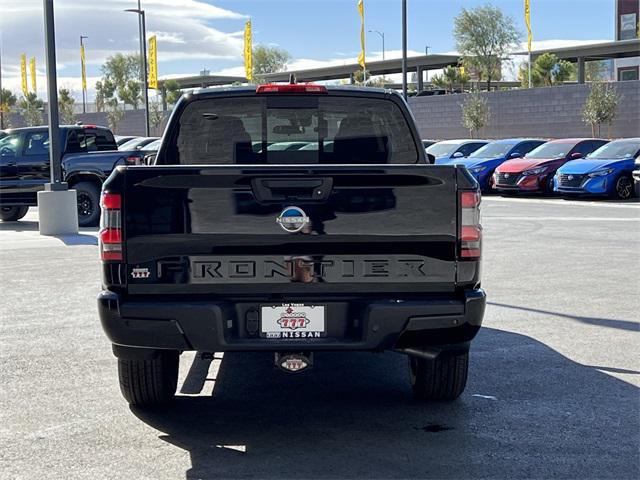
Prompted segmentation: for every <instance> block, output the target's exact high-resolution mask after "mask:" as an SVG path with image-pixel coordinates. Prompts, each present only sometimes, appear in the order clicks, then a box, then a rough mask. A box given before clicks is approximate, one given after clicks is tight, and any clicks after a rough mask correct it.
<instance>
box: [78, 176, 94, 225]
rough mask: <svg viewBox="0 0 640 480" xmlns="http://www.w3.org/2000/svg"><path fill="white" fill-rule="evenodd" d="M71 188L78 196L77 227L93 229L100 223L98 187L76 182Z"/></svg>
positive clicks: (90, 183) (89, 183) (92, 184)
mask: <svg viewBox="0 0 640 480" xmlns="http://www.w3.org/2000/svg"><path fill="white" fill-rule="evenodd" d="M72 188H73V189H74V190H75V191H76V195H77V196H78V225H79V226H81V227H95V226H96V225H98V223H99V222H100V186H99V185H96V184H95V183H92V182H78V183H76V184H75V185H74V186H73V187H72Z"/></svg>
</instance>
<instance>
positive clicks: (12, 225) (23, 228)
mask: <svg viewBox="0 0 640 480" xmlns="http://www.w3.org/2000/svg"><path fill="white" fill-rule="evenodd" d="M0 230H13V231H14V232H37V231H38V222H31V221H28V220H21V221H19V222H0Z"/></svg>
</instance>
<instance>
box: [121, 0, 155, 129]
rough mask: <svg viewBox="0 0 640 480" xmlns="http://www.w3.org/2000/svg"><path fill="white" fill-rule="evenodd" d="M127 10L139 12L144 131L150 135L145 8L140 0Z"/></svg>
mask: <svg viewBox="0 0 640 480" xmlns="http://www.w3.org/2000/svg"><path fill="white" fill-rule="evenodd" d="M125 12H132V13H137V14H138V15H139V19H138V31H139V35H140V63H141V66H140V68H141V70H142V71H141V75H140V78H141V80H142V94H143V99H144V132H145V135H146V136H147V137H148V136H149V92H148V82H147V27H146V24H145V16H144V10H142V9H141V8H140V0H138V8H129V9H127V10H125Z"/></svg>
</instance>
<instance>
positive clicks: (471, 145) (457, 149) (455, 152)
mask: <svg viewBox="0 0 640 480" xmlns="http://www.w3.org/2000/svg"><path fill="white" fill-rule="evenodd" d="M487 143H489V142H488V141H487V140H473V139H459V140H443V141H442V142H436V143H434V144H433V145H429V146H428V147H427V148H425V152H427V155H430V156H433V157H434V160H435V163H437V164H441V165H442V164H446V163H457V162H456V160H459V159H461V158H464V157H467V156H469V155H471V154H472V153H473V152H475V151H476V150H478V149H479V148H480V147H483V146H485V145H486V144H487Z"/></svg>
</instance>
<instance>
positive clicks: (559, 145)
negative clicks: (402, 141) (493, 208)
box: [423, 138, 640, 199]
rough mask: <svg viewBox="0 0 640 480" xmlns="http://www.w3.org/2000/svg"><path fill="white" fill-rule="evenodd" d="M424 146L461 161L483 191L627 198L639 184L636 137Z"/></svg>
mask: <svg viewBox="0 0 640 480" xmlns="http://www.w3.org/2000/svg"><path fill="white" fill-rule="evenodd" d="M424 142H428V141H427V140H425V141H423V143H424ZM425 151H426V152H427V154H428V155H429V157H430V159H431V160H432V161H433V162H434V163H436V164H457V165H464V166H465V167H466V168H467V169H468V170H469V172H470V173H471V174H472V175H473V176H474V177H475V179H476V180H477V181H478V183H479V184H480V187H481V189H482V191H483V192H485V193H486V192H491V191H497V192H500V193H505V194H509V193H519V192H521V193H546V194H549V195H551V194H554V193H559V194H562V195H565V196H577V195H593V196H609V197H614V198H619V199H628V198H631V197H632V196H633V195H634V192H637V191H638V189H639V188H640V187H639V186H638V185H636V186H635V187H634V178H635V179H636V180H637V181H640V175H637V174H636V175H634V174H633V171H634V169H635V170H638V160H637V159H638V157H639V155H640V138H625V139H620V140H614V141H609V140H604V139H599V138H564V139H557V140H544V139H535V138H511V139H504V140H495V141H487V140H477V139H476V140H469V139H461V140H445V141H441V142H435V143H432V144H431V145H429V146H428V147H427V148H426V149H425ZM634 159H635V160H634ZM636 195H638V193H636Z"/></svg>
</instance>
